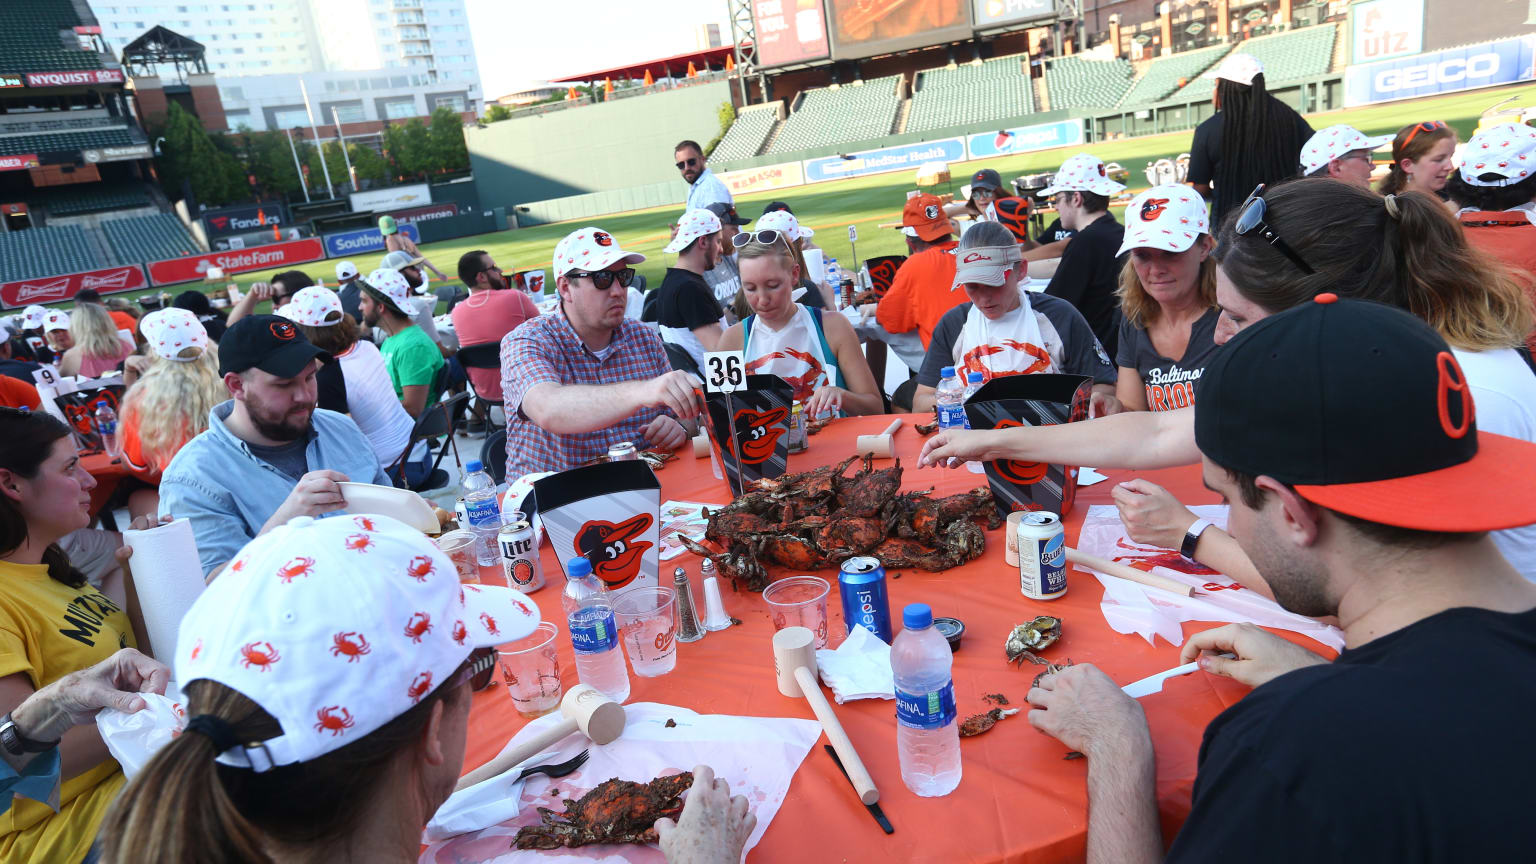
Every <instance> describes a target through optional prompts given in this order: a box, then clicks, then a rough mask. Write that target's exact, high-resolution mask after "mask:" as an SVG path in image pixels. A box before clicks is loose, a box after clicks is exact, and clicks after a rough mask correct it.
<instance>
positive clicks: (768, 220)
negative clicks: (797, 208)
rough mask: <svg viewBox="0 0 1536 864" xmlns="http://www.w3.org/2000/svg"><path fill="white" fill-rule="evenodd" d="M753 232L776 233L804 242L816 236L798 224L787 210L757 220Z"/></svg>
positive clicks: (793, 215) (768, 214)
mask: <svg viewBox="0 0 1536 864" xmlns="http://www.w3.org/2000/svg"><path fill="white" fill-rule="evenodd" d="M752 230H754V231H777V232H779V233H780V234H783V235H784V236H786V237H788V238H789V239H791V240H804V239H806V238H807V237H814V236H816V232H815V231H812V230H811V229H809V228H807V227H805V226H804V225H801V224H800V220H799V219H796V218H795V214H793V213H791V212H789V211H788V210H775V211H773V212H772V213H764V214H763V215H761V216H759V217H758V218H757V225H756V226H754V227H753V229H752Z"/></svg>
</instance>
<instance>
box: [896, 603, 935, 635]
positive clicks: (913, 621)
mask: <svg viewBox="0 0 1536 864" xmlns="http://www.w3.org/2000/svg"><path fill="white" fill-rule="evenodd" d="M901 626H903V627H905V628H907V629H908V630H922V629H924V628H927V627H932V626H933V609H931V608H929V606H928V604H927V603H909V604H907V608H905V609H903V610H901Z"/></svg>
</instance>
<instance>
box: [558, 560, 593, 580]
mask: <svg viewBox="0 0 1536 864" xmlns="http://www.w3.org/2000/svg"><path fill="white" fill-rule="evenodd" d="M565 572H566V573H569V574H570V577H571V578H572V579H581V578H583V577H585V576H590V575H592V562H591V561H588V560H587V559H586V558H583V557H582V556H580V555H577V556H576V557H575V558H572V559H570V560H569V561H567V562H565Z"/></svg>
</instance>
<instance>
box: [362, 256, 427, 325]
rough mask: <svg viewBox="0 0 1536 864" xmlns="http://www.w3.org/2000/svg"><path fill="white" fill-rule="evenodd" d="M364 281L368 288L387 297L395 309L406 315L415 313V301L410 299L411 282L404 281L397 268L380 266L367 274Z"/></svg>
mask: <svg viewBox="0 0 1536 864" xmlns="http://www.w3.org/2000/svg"><path fill="white" fill-rule="evenodd" d="M366 282H367V283H368V287H369V288H372V289H373V290H375V291H377V292H379V293H380V294H383V295H384V296H385V297H388V298H389V302H391V303H393V304H394V305H395V308H396V309H399V310H400V311H401V312H403V313H405V314H406V315H410V316H414V315H415V314H416V301H415V300H412V299H411V283H409V282H407V281H405V277H404V276H402V275H401V274H400V271H399V270H392V269H390V268H388V267H380V268H379V269H377V270H375V271H373V272H372V273H369V274H368V278H367V280H366Z"/></svg>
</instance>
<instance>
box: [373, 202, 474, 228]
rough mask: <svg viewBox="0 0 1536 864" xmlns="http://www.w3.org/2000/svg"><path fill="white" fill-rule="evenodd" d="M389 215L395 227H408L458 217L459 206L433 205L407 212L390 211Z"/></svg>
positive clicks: (451, 204)
mask: <svg viewBox="0 0 1536 864" xmlns="http://www.w3.org/2000/svg"><path fill="white" fill-rule="evenodd" d="M389 215H391V216H393V217H395V224H396V225H410V224H413V223H416V222H430V221H432V220H433V219H448V218H450V217H453V216H457V215H459V205H457V204H453V203H447V204H433V205H431V206H429V207H412V208H410V209H409V210H391V211H390V212H389Z"/></svg>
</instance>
